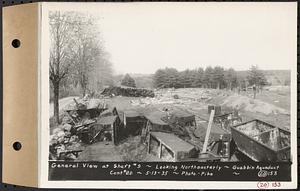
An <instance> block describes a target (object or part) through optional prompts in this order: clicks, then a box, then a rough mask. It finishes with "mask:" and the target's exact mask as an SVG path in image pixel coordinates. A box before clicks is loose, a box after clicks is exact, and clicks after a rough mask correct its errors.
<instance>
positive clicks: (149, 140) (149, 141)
mask: <svg viewBox="0 0 300 191" xmlns="http://www.w3.org/2000/svg"><path fill="white" fill-rule="evenodd" d="M150 143H151V134H149V139H148V153H150Z"/></svg>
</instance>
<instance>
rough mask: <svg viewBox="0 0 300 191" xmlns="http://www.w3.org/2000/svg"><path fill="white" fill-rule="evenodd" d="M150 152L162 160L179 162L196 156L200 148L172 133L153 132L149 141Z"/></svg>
mask: <svg viewBox="0 0 300 191" xmlns="http://www.w3.org/2000/svg"><path fill="white" fill-rule="evenodd" d="M148 153H149V154H152V155H154V156H156V157H158V158H159V159H161V160H162V161H170V162H178V161H183V160H185V159H189V158H196V157H197V156H198V150H197V149H196V148H195V147H194V146H193V145H192V144H190V143H188V142H186V141H184V140H182V139H180V138H179V137H177V136H175V135H174V134H171V133H163V132H151V133H150V136H149V141H148Z"/></svg>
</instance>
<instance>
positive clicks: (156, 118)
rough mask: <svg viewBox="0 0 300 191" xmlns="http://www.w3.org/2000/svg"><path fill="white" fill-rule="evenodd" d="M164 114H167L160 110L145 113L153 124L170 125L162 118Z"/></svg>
mask: <svg viewBox="0 0 300 191" xmlns="http://www.w3.org/2000/svg"><path fill="white" fill-rule="evenodd" d="M164 116H165V114H164V113H163V112H161V111H158V110H157V111H153V112H151V113H149V114H146V115H145V117H146V118H147V119H148V120H149V121H150V122H151V123H153V124H157V125H168V124H167V123H166V122H164V121H163V120H161V118H162V117H164Z"/></svg>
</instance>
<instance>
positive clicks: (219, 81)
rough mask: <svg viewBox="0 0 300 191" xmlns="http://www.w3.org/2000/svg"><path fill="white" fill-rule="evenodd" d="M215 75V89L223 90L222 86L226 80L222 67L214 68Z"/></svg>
mask: <svg viewBox="0 0 300 191" xmlns="http://www.w3.org/2000/svg"><path fill="white" fill-rule="evenodd" d="M213 73H214V75H213V84H214V87H215V88H217V89H220V88H222V86H223V85H224V83H225V79H224V73H225V72H224V68H222V67H220V66H216V67H215V68H214V72H213Z"/></svg>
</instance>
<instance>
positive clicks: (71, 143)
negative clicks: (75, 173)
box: [49, 97, 105, 160]
mask: <svg viewBox="0 0 300 191" xmlns="http://www.w3.org/2000/svg"><path fill="white" fill-rule="evenodd" d="M104 106H105V104H103V103H102V102H101V101H100V100H99V99H90V98H87V97H85V98H83V99H78V100H76V99H74V103H71V104H70V105H68V106H67V108H65V112H64V113H62V114H61V118H62V123H61V124H60V125H58V126H56V127H54V128H53V129H52V131H51V135H50V142H49V145H50V148H49V149H50V152H49V153H50V154H49V159H50V160H75V159H76V158H77V157H78V154H79V153H81V152H82V151H83V148H84V143H87V139H88V138H87V136H86V135H88V133H86V132H87V130H88V129H89V128H90V127H91V126H92V125H93V124H94V123H95V122H96V120H95V117H96V116H98V115H99V114H100V113H101V111H103V110H104Z"/></svg>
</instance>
